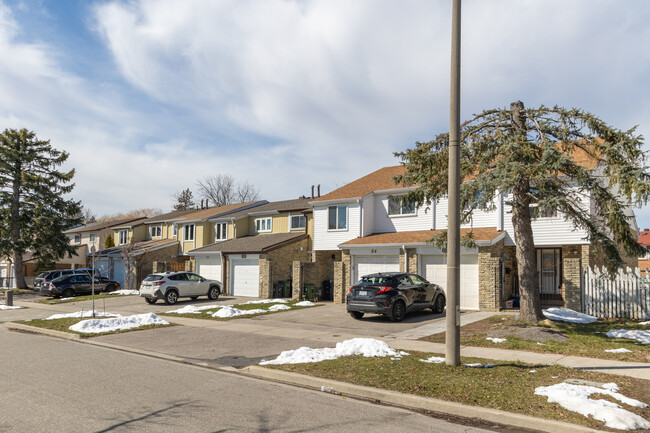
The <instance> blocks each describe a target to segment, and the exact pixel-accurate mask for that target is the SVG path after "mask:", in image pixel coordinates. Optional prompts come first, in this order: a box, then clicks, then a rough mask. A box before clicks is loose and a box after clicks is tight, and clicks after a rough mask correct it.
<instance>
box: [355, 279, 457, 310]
mask: <svg viewBox="0 0 650 433" xmlns="http://www.w3.org/2000/svg"><path fill="white" fill-rule="evenodd" d="M346 302H347V311H348V313H350V315H351V316H352V317H354V318H355V319H361V318H362V317H363V315H364V314H365V313H377V314H384V315H386V316H388V317H389V318H390V319H391V320H393V321H396V322H399V321H401V320H403V319H404V317H405V316H406V314H407V313H410V312H412V311H420V310H424V309H427V308H430V309H431V310H432V311H433V312H434V313H436V314H440V313H442V312H443V310H444V309H445V302H446V300H445V293H444V292H443V291H442V288H441V287H440V286H438V285H437V284H433V283H430V282H428V281H427V280H425V279H424V278H422V277H421V276H419V275H416V274H408V273H404V272H382V273H378V274H370V275H366V276H364V277H361V280H359V282H357V283H356V284H355V285H354V286H352V287H350V291H349V293H348V296H347V301H346Z"/></svg>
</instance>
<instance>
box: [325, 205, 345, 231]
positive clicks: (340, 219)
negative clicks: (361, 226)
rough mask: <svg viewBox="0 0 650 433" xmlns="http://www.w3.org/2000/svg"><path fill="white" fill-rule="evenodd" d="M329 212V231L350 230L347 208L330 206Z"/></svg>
mask: <svg viewBox="0 0 650 433" xmlns="http://www.w3.org/2000/svg"><path fill="white" fill-rule="evenodd" d="M328 212H329V215H328V221H329V222H328V225H327V229H328V230H346V229H347V228H348V207H347V206H345V205H341V206H330V207H329V208H328Z"/></svg>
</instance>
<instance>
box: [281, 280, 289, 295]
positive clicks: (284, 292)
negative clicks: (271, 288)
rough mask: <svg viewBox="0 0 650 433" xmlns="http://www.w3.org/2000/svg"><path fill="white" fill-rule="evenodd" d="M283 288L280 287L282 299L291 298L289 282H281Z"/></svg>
mask: <svg viewBox="0 0 650 433" xmlns="http://www.w3.org/2000/svg"><path fill="white" fill-rule="evenodd" d="M282 283H283V287H282V297H283V298H290V297H291V280H286V281H283V282H282Z"/></svg>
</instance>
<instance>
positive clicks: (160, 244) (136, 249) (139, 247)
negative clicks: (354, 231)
mask: <svg viewBox="0 0 650 433" xmlns="http://www.w3.org/2000/svg"><path fill="white" fill-rule="evenodd" d="M178 244H179V242H178V241H177V240H175V239H161V240H155V241H142V242H135V243H133V244H130V243H129V244H122V245H117V246H115V247H111V248H106V249H103V250H99V251H97V252H96V253H95V257H102V256H114V255H120V254H121V253H122V251H123V250H125V249H127V248H130V247H133V251H132V254H133V255H136V256H139V255H141V254H144V253H146V252H149V251H155V250H159V249H161V248H165V247H169V246H172V245H178ZM88 255H92V254H88Z"/></svg>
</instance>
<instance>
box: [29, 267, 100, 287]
mask: <svg viewBox="0 0 650 433" xmlns="http://www.w3.org/2000/svg"><path fill="white" fill-rule="evenodd" d="M92 272H93V270H92V269H90V268H77V269H55V270H53V271H45V272H41V273H40V274H38V276H37V277H36V278H34V290H38V289H39V288H40V287H42V286H45V285H47V284H49V283H50V281H52V280H56V279H57V278H59V277H62V276H64V275H91V274H92ZM95 276H97V277H98V276H99V270H98V269H95Z"/></svg>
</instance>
